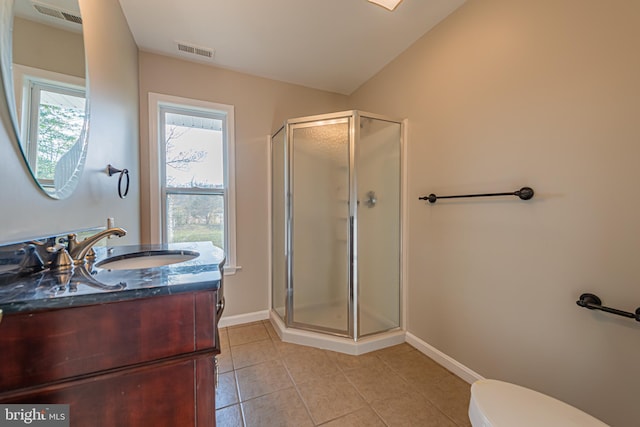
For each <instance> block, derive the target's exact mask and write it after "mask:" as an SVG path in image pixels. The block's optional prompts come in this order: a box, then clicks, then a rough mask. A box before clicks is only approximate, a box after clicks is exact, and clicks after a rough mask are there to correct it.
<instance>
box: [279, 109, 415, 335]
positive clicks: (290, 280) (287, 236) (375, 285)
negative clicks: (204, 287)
mask: <svg viewBox="0 0 640 427" xmlns="http://www.w3.org/2000/svg"><path fill="white" fill-rule="evenodd" d="M402 126H403V125H402V121H400V120H394V119H390V118H387V117H383V116H380V115H376V114H369V113H364V112H360V111H346V112H340V113H334V114H325V115H320V116H311V117H302V118H297V119H290V120H287V121H286V122H285V124H284V126H283V127H282V128H281V129H280V130H278V131H277V132H276V133H275V134H274V135H273V136H272V138H271V226H272V230H271V237H272V239H271V241H272V248H271V249H272V252H271V255H272V256H271V262H272V265H271V272H272V277H271V300H272V307H271V309H272V312H273V313H275V314H276V315H277V316H278V317H279V318H280V319H281V320H282V322H283V323H284V325H285V326H286V328H296V329H299V330H305V331H314V332H321V333H324V334H330V335H334V336H339V337H348V338H351V339H353V340H356V341H357V340H358V339H359V338H361V337H366V336H370V335H373V334H377V333H381V332H385V331H390V330H394V329H397V328H399V327H400V315H401V307H400V306H401V199H402V197H401V194H402V189H401V184H402V180H401V176H402V151H403V150H402V135H403V129H402Z"/></svg>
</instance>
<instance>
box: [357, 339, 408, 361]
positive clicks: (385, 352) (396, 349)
mask: <svg viewBox="0 0 640 427" xmlns="http://www.w3.org/2000/svg"><path fill="white" fill-rule="evenodd" d="M413 350H415V348H413V347H411V346H410V345H409V344H407V343H402V344H398V345H394V346H391V347H385V348H383V349H380V350H376V351H372V352H371V353H368V354H373V355H375V356H378V357H380V358H382V359H384V358H386V357H393V356H394V355H396V354H400V353H407V352H409V351H413Z"/></svg>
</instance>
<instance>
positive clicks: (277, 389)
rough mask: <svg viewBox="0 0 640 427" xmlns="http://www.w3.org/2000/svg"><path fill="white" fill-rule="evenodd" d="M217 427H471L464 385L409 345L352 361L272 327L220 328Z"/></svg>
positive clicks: (391, 348) (466, 385)
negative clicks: (293, 340) (283, 337)
mask: <svg viewBox="0 0 640 427" xmlns="http://www.w3.org/2000/svg"><path fill="white" fill-rule="evenodd" d="M220 337H221V348H222V354H221V355H220V356H218V363H219V368H220V371H219V373H220V374H219V386H218V389H217V391H216V420H217V424H218V427H236V426H237V427H277V426H292V427H304V426H327V427H349V426H362V427H375V426H381V427H384V426H420V427H429V426H438V427H439V426H443V427H470V425H471V424H470V423H469V418H468V416H467V407H468V404H469V397H470V394H469V393H470V387H469V385H468V384H467V383H466V382H464V381H463V380H461V379H460V378H458V377H456V376H455V375H453V374H451V373H450V372H449V371H447V370H446V369H444V368H443V367H441V366H440V365H438V364H437V363H435V362H434V361H433V360H431V359H429V358H428V357H426V356H425V355H423V354H422V353H420V352H419V351H417V350H416V349H414V348H413V347H411V346H410V345H408V344H401V345H397V346H394V347H389V348H386V349H383V350H379V351H375V352H372V353H368V354H364V355H362V356H349V355H345V354H342V353H336V352H332V351H328V350H319V349H316V348H311V347H305V346H299V345H295V344H288V343H284V342H282V341H280V339H279V338H278V336H277V335H276V333H275V331H274V329H273V327H272V326H271V323H269V322H268V321H263V322H255V323H250V324H246V325H238V326H232V327H229V328H222V329H221V330H220Z"/></svg>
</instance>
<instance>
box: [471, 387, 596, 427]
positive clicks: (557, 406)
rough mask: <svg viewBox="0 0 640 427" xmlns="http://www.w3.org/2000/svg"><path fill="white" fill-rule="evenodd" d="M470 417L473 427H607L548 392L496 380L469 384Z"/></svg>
mask: <svg viewBox="0 0 640 427" xmlns="http://www.w3.org/2000/svg"><path fill="white" fill-rule="evenodd" d="M469 419H470V420H471V425H472V426H473V427H514V426H518V427H542V426H544V427H608V426H607V424H605V423H603V422H602V421H600V420H598V419H596V418H594V417H592V416H591V415H589V414H586V413H584V412H582V411H580V410H579V409H577V408H574V407H573V406H571V405H568V404H566V403H564V402H561V401H559V400H557V399H554V398H552V397H550V396H547V395H544V394H542V393H538V392H537V391H533V390H529V389H527V388H524V387H520V386H518V385H515V384H510V383H506V382H503V381H497V380H479V381H476V382H475V383H473V384H472V386H471V401H470V402H469Z"/></svg>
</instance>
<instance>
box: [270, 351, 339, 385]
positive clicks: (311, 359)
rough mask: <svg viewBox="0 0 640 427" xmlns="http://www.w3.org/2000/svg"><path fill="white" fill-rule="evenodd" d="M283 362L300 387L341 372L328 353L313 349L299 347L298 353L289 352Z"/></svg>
mask: <svg viewBox="0 0 640 427" xmlns="http://www.w3.org/2000/svg"><path fill="white" fill-rule="evenodd" d="M282 360H283V362H284V364H285V366H286V367H287V370H288V371H289V374H291V377H292V378H293V381H294V382H295V383H296V384H298V385H299V384H301V383H304V382H306V381H310V380H312V379H316V378H320V377H325V376H332V375H335V374H337V373H339V372H340V370H339V369H338V365H336V363H335V362H334V361H333V360H331V359H330V358H329V356H328V355H327V352H326V351H324V350H319V349H315V348H311V347H303V346H299V349H298V350H297V351H290V352H288V353H287V355H286V356H284V357H283V358H282Z"/></svg>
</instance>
